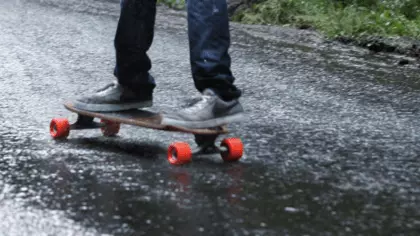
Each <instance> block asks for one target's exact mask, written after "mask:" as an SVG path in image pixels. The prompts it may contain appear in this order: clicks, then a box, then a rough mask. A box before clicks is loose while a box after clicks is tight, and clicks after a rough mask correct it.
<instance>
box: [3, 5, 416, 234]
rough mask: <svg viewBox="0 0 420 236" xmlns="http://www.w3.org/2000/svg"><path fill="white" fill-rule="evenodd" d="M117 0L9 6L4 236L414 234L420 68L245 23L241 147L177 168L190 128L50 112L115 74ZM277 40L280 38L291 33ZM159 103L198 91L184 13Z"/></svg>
mask: <svg viewBox="0 0 420 236" xmlns="http://www.w3.org/2000/svg"><path fill="white" fill-rule="evenodd" d="M118 14H119V5H118V1H98V0H85V1H76V0H69V1H65V0H42V1H41V0H32V1H30V0H28V1H24V0H21V1H17V0H2V1H0V82H1V85H0V87H1V90H0V120H1V123H2V125H0V232H1V235H19V236H21V235H417V234H418V232H420V210H419V209H420V188H419V186H420V174H419V173H420V172H419V169H420V164H419V162H420V160H419V158H418V157H419V155H418V153H419V151H420V145H419V143H420V113H419V108H420V91H418V90H417V89H418V87H419V81H420V80H419V79H420V76H419V73H418V68H415V67H414V66H406V67H398V66H396V65H395V64H396V61H398V57H397V56H393V55H385V54H371V53H369V52H368V51H365V50H361V49H357V48H353V47H348V46H341V45H339V44H335V43H331V42H329V43H328V42H323V41H319V40H316V37H313V35H314V34H313V33H311V32H309V33H308V31H294V30H288V29H281V28H276V27H253V26H241V25H239V24H232V40H233V42H232V48H231V56H232V58H233V62H232V63H233V64H232V69H233V72H234V74H235V76H236V77H237V82H236V83H237V85H238V86H239V87H240V88H242V89H243V91H244V96H243V97H242V100H241V101H242V103H243V105H244V107H245V109H246V111H247V113H248V117H249V119H247V120H246V121H245V122H244V123H242V124H232V125H230V129H231V130H232V134H231V136H238V137H241V138H242V140H243V142H244V145H245V154H244V157H243V158H242V159H241V160H240V161H239V162H237V163H231V164H226V163H223V162H222V160H221V158H220V157H219V156H218V155H215V156H210V157H196V158H193V161H192V163H190V164H188V165H185V166H171V165H170V164H169V163H168V162H167V160H166V148H167V146H168V145H169V144H170V143H172V142H173V141H187V142H189V143H191V144H193V143H194V142H193V136H192V135H188V134H182V133H167V132H163V131H155V130H149V129H141V128H138V127H132V126H122V128H121V131H120V134H119V136H118V137H116V138H106V137H103V136H102V135H101V133H100V131H99V130H85V131H73V132H71V133H70V136H69V138H68V140H66V141H54V140H52V139H51V137H50V135H49V130H48V129H49V122H50V120H51V118H54V117H70V119H71V120H73V121H74V119H75V118H76V116H75V115H74V114H72V113H70V112H69V111H67V110H66V109H65V108H64V107H63V105H62V103H63V102H65V101H68V100H69V99H72V98H74V97H75V96H79V95H81V94H87V93H89V92H92V91H94V90H95V89H96V88H99V87H102V86H103V85H105V84H107V83H108V82H110V81H111V80H113V79H114V78H113V77H112V69H113V64H114V51H113V39H114V32H115V27H116V24H117V19H118ZM279 39H280V40H279ZM149 55H150V56H151V58H152V60H153V69H152V73H153V75H154V76H155V77H156V80H157V82H158V87H157V89H156V93H155V101H154V103H155V108H156V109H172V108H174V107H179V106H183V105H184V104H186V103H188V101H189V100H190V99H191V98H193V97H197V96H198V95H199V94H198V93H197V92H196V90H195V88H194V85H193V83H192V79H191V76H190V68H189V60H188V42H187V34H186V20H185V18H184V13H179V12H174V11H171V10H168V9H166V8H164V7H160V8H159V10H158V17H157V23H156V35H155V40H154V43H153V46H152V49H151V51H150V53H149Z"/></svg>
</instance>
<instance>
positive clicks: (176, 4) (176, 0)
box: [157, 0, 185, 9]
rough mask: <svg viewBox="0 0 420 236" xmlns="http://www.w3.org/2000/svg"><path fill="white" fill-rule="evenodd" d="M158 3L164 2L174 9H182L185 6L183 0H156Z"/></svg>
mask: <svg viewBox="0 0 420 236" xmlns="http://www.w3.org/2000/svg"><path fill="white" fill-rule="evenodd" d="M157 3H158V4H165V5H167V6H169V7H172V8H175V9H182V8H184V6H185V0H157Z"/></svg>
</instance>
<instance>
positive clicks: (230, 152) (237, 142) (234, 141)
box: [220, 138, 244, 162]
mask: <svg viewBox="0 0 420 236" xmlns="http://www.w3.org/2000/svg"><path fill="white" fill-rule="evenodd" d="M220 146H222V147H225V148H226V149H227V150H226V151H223V152H222V153H221V155H222V158H223V160H224V161H229V162H231V161H237V160H239V159H241V157H242V155H243V153H244V145H243V144H242V141H241V139H239V138H226V139H223V141H222V143H221V144H220Z"/></svg>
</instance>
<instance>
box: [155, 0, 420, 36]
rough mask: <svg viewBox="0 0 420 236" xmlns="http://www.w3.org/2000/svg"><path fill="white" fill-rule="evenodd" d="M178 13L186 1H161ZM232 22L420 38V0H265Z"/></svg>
mask: <svg viewBox="0 0 420 236" xmlns="http://www.w3.org/2000/svg"><path fill="white" fill-rule="evenodd" d="M158 3H161V4H166V5H168V6H170V7H173V8H176V9H182V8H183V7H184V4H185V1H184V0H178V1H177V0H158ZM232 20H234V21H237V22H242V23H247V24H271V25H289V26H294V27H299V28H300V27H303V28H308V27H311V28H315V29H317V30H318V31H321V32H323V33H324V34H325V35H327V36H328V37H331V38H334V37H339V36H345V37H349V38H360V37H363V36H409V37H413V38H416V39H418V38H420V0H261V1H260V2H259V3H258V4H254V5H253V6H251V7H250V8H248V9H246V10H244V11H242V12H239V13H237V14H236V15H235V16H233V17H232Z"/></svg>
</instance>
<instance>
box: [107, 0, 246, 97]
mask: <svg viewBox="0 0 420 236" xmlns="http://www.w3.org/2000/svg"><path fill="white" fill-rule="evenodd" d="M187 9H188V39H189V47H190V63H191V72H192V77H193V79H194V84H195V87H196V88H197V89H198V91H200V92H202V91H203V90H204V89H206V88H212V89H213V90H214V91H215V92H216V93H218V94H219V95H220V96H221V97H222V98H224V99H226V100H230V99H234V98H238V97H240V96H241V91H240V90H239V89H238V88H237V87H236V86H235V85H234V84H233V83H234V80H235V78H234V76H233V75H232V72H231V69H230V66H231V59H230V56H229V53H228V49H229V46H230V32H229V18H228V13H227V4H226V0H188V2H187ZM155 17H156V0H122V1H121V15H120V19H119V22H118V28H117V32H116V36H115V49H116V61H117V64H116V67H115V71H114V74H115V76H116V77H117V78H118V81H119V83H120V84H122V85H127V86H130V87H135V88H138V89H139V90H149V91H152V90H153V89H154V88H155V86H156V84H155V81H154V79H153V77H152V76H151V75H150V74H149V70H150V69H151V67H152V63H151V60H150V58H149V56H148V55H147V51H148V50H149V48H150V46H151V44H152V41H153V36H154V25H155ZM168 73H169V71H168Z"/></svg>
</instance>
